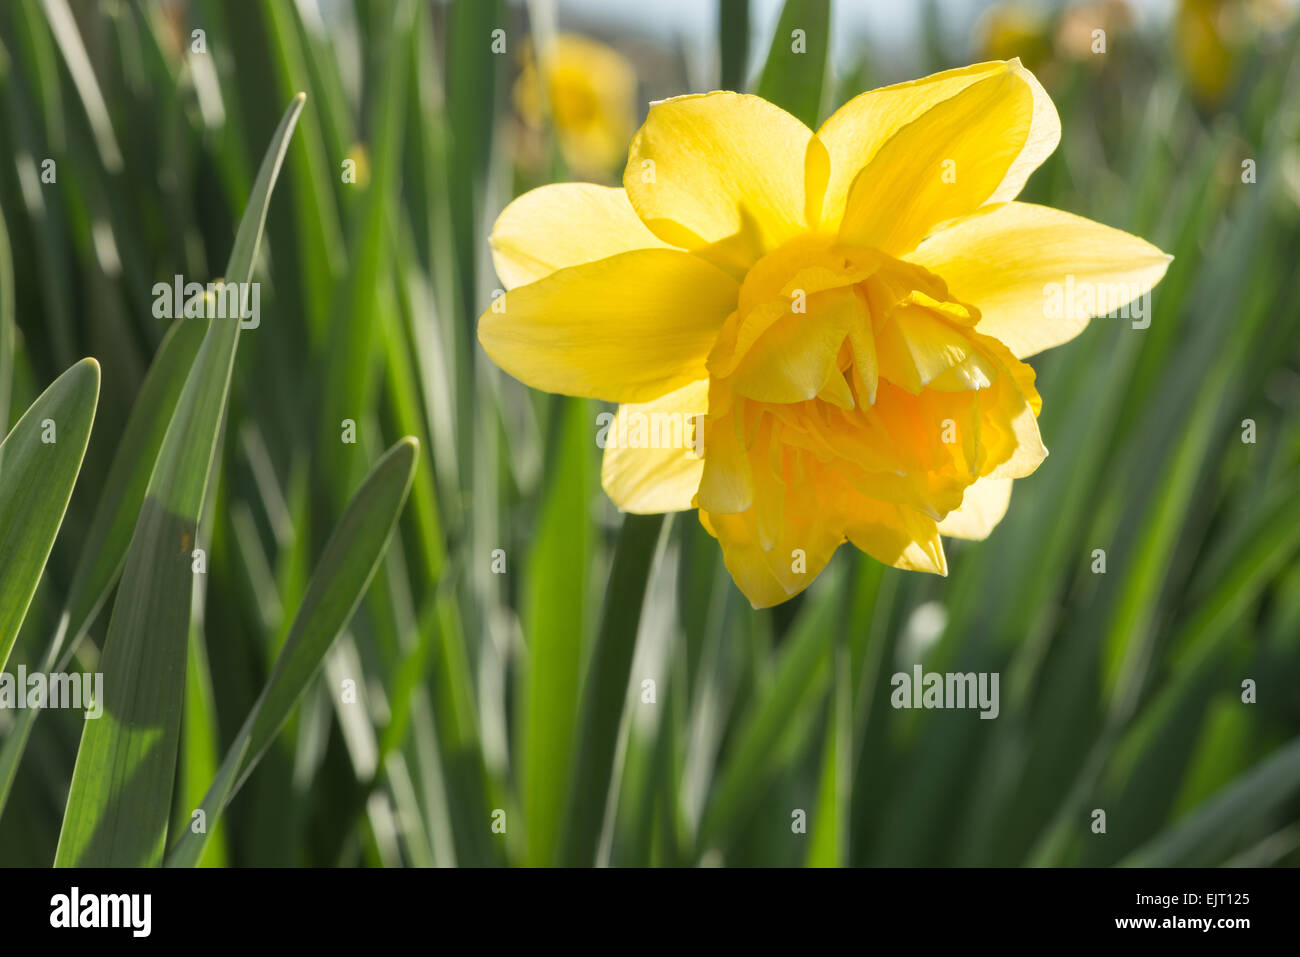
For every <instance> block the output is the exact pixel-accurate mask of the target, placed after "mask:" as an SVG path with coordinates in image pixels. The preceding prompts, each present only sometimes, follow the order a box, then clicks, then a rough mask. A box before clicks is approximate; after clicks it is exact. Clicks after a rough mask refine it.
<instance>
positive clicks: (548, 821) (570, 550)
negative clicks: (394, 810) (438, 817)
mask: <svg viewBox="0 0 1300 957" xmlns="http://www.w3.org/2000/svg"><path fill="white" fill-rule="evenodd" d="M560 408H561V409H562V410H563V412H562V414H561V415H560V417H559V419H558V421H557V423H556V430H557V433H558V434H557V436H556V437H557V439H558V442H557V448H556V452H555V456H554V458H555V465H554V470H553V473H552V479H553V481H552V484H551V488H550V491H549V493H548V494H547V497H546V500H545V502H544V504H543V505H542V510H541V515H540V517H539V518H538V522H537V528H536V531H535V533H534V538H533V541H534V544H533V549H532V554H531V556H530V559H529V563H528V569H527V586H526V587H527V594H526V597H525V603H524V615H523V626H524V637H525V638H526V639H527V641H528V653H529V657H528V665H527V671H526V673H525V674H524V675H523V688H522V689H521V690H522V702H521V709H520V712H519V716H518V721H519V741H520V745H521V747H522V754H521V755H520V759H519V760H520V774H521V799H522V803H523V811H524V823H525V826H526V838H527V853H526V857H525V860H526V861H527V863H528V864H529V865H530V866H535V867H547V866H550V865H552V864H554V863H555V861H556V857H557V855H558V853H559V850H560V847H559V842H560V829H561V828H562V827H563V825H564V814H565V802H566V801H567V799H568V796H569V790H568V784H569V779H570V775H571V774H572V773H573V768H574V765H575V757H576V750H577V723H578V704H579V698H578V695H579V693H580V690H581V683H582V646H583V639H584V636H585V634H586V632H587V628H588V627H589V625H588V622H589V619H590V613H589V611H588V610H587V609H588V605H589V602H588V590H587V570H588V568H589V567H590V565H591V552H592V544H593V543H592V542H591V533H590V527H591V522H590V520H589V517H588V510H589V507H590V504H589V503H590V500H589V496H590V484H591V483H590V478H589V476H590V475H591V473H592V471H593V470H592V468H591V464H592V463H591V458H592V450H593V449H594V448H595V446H594V444H593V443H592V441H591V428H590V422H591V419H590V418H589V416H588V415H587V403H586V402H585V401H583V400H580V399H569V400H563V404H562V405H561V406H560Z"/></svg>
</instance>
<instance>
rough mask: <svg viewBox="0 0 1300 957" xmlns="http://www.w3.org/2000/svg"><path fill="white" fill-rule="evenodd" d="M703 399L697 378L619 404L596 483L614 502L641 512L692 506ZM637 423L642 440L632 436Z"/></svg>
mask: <svg viewBox="0 0 1300 957" xmlns="http://www.w3.org/2000/svg"><path fill="white" fill-rule="evenodd" d="M708 405H709V382H708V380H707V379H701V380H700V381H699V382H692V383H691V384H690V385H686V386H683V387H682V388H680V389H676V390H674V391H673V392H670V393H668V394H667V395H665V396H661V397H660V398H658V399H654V400H652V401H650V402H638V403H626V404H624V405H621V406H619V408H618V413H617V415H616V416H615V418H614V422H613V423H612V425H611V427H610V430H609V433H608V435H607V437H606V445H605V458H604V460H603V462H602V463H601V469H600V480H601V484H602V485H603V486H604V487H605V492H606V493H607V494H608V495H609V497H610V498H611V499H612V500H613V502H614V504H615V505H617V506H618V507H619V508H621V509H622V510H623V511H625V512H636V513H638V514H643V515H644V514H654V513H658V512H680V511H684V510H685V509H688V508H693V507H694V506H693V505H692V499H693V498H694V497H695V493H696V491H697V490H698V489H699V487H700V476H701V475H703V474H704V458H703V457H702V456H700V455H698V454H697V453H696V446H695V439H696V436H697V435H698V434H700V433H697V431H696V428H697V427H698V428H700V429H702V428H703V421H702V416H703V415H704V414H705V413H707V412H708ZM638 416H641V417H643V418H642V420H641V421H638V419H637V417H638ZM638 426H640V427H642V429H643V430H644V433H645V436H646V438H647V439H648V441H644V443H642V442H638V441H637V438H636V436H637V429H638ZM637 445H643V447H639V448H638V447H634V446H637Z"/></svg>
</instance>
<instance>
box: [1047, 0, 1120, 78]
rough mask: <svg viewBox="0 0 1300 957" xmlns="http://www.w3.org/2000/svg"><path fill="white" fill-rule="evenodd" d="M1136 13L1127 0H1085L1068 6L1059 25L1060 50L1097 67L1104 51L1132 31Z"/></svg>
mask: <svg viewBox="0 0 1300 957" xmlns="http://www.w3.org/2000/svg"><path fill="white" fill-rule="evenodd" d="M1133 27H1134V15H1133V9H1132V7H1131V6H1129V3H1128V0H1084V2H1083V3H1076V4H1073V5H1071V6H1070V7H1067V8H1066V9H1065V11H1064V12H1063V13H1062V14H1061V20H1060V23H1059V24H1058V25H1057V28H1056V49H1057V52H1058V53H1059V54H1060V55H1061V56H1063V57H1066V58H1068V59H1071V60H1081V61H1084V62H1087V63H1092V64H1094V65H1096V66H1098V67H1100V66H1101V64H1103V63H1105V62H1106V58H1105V57H1104V56H1103V55H1102V54H1103V53H1106V52H1109V51H1110V49H1111V47H1112V45H1113V44H1114V43H1115V42H1116V41H1119V40H1122V39H1123V38H1124V37H1125V36H1126V35H1127V34H1129V33H1131V32H1132V31H1133Z"/></svg>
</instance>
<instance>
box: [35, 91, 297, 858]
mask: <svg viewBox="0 0 1300 957" xmlns="http://www.w3.org/2000/svg"><path fill="white" fill-rule="evenodd" d="M304 99H305V97H303V96H302V95H301V94H300V95H299V96H298V97H296V98H295V99H294V101H293V103H292V104H290V106H289V109H288V111H287V112H286V113H285V115H284V118H283V119H282V120H281V121H280V126H279V129H278V130H276V133H275V135H274V137H273V138H272V140H271V145H270V148H269V149H268V150H267V153H266V156H265V158H264V159H263V161H262V167H261V169H260V171H259V172H258V177H257V181H256V183H255V184H254V187H253V194H252V196H251V197H250V198H249V205H248V209H247V211H246V212H245V214H244V218H243V220H242V221H241V222H240V225H239V232H238V233H237V234H236V236H235V243H234V247H233V249H232V251H231V254H230V261H229V263H228V264H227V267H226V273H225V278H226V279H227V280H228V281H232V282H239V283H246V282H248V281H250V280H251V278H252V274H253V265H254V263H255V261H256V259H257V250H258V246H259V244H260V242H261V237H262V229H263V227H264V225H265V222H266V211H267V207H268V205H269V204H270V198H271V190H272V188H273V187H274V185H275V179H276V176H277V175H278V174H279V171H280V165H281V163H282V162H283V160H284V154H285V152H286V150H287V149H288V145H289V137H290V135H291V134H292V132H293V127H294V124H295V122H296V121H297V119H298V114H299V113H300V112H301V110H302V105H303V101H304ZM239 332H240V324H239V322H236V321H232V320H230V319H219V320H212V321H211V322H209V324H208V328H207V333H206V335H205V336H204V339H203V344H202V346H201V347H200V348H199V354H198V357H197V358H196V359H195V362H194V367H193V370H192V371H191V373H190V376H189V378H188V379H187V380H186V382H185V387H184V389H183V391H182V393H181V397H180V400H179V402H178V403H177V407H176V412H175V414H174V415H173V417H172V420H171V424H170V425H169V426H168V428H167V433H166V436H165V437H164V439H163V443H162V448H161V450H160V451H159V454H158V464H157V466H156V467H155V468H154V472H153V475H152V477H151V478H150V480H149V486H148V489H147V490H146V493H145V499H144V504H143V507H142V509H141V512H140V518H139V521H138V522H137V524H136V528H135V534H134V536H133V537H132V539H131V545H130V548H129V550H128V552H127V557H126V565H125V567H124V569H123V572H122V581H121V584H120V586H119V593H118V600H117V604H116V605H115V607H114V609H113V616H112V619H111V620H110V622H109V627H108V634H107V636H106V637H105V639H104V654H103V657H102V658H101V659H100V669H101V670H102V672H103V674H104V687H105V693H104V698H105V700H104V714H103V716H102V717H101V718H99V719H98V720H96V721H92V722H88V723H87V725H86V730H85V732H84V733H83V734H82V738H81V748H80V750H79V751H78V753H77V763H76V768H75V770H74V771H73V775H72V786H71V789H70V790H69V793H68V805H67V810H66V811H65V813H64V819H63V830H62V833H61V834H60V836H59V847H58V852H57V854H56V856H55V864H56V865H57V866H85V865H96V864H97V865H105V866H141V865H149V864H157V863H159V862H161V860H162V855H163V849H164V842H165V840H166V834H167V820H168V814H169V812H170V806H171V795H172V785H173V783H174V777H175V770H176V756H177V744H178V740H179V737H180V720H181V713H182V705H183V701H184V692H185V680H184V676H185V655H186V644H187V641H188V638H189V630H190V610H191V609H190V605H191V594H192V591H193V579H194V576H193V572H192V570H191V554H192V551H193V550H194V549H195V548H197V547H202V543H200V542H198V541H196V539H197V534H198V522H199V516H200V514H201V513H202V510H203V500H204V496H205V494H206V491H207V484H208V477H209V473H210V470H211V466H212V463H213V456H214V455H215V454H216V450H217V439H218V436H219V433H220V430H221V420H222V417H223V415H224V413H225V407H226V399H227V396H228V394H229V391H230V378H231V372H232V369H233V367H234V360H235V349H236V346H237V345H238V342H239Z"/></svg>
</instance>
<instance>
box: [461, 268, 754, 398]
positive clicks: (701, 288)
mask: <svg viewBox="0 0 1300 957" xmlns="http://www.w3.org/2000/svg"><path fill="white" fill-rule="evenodd" d="M738 291H739V288H738V286H737V285H736V283H735V281H734V280H732V279H731V278H730V277H729V276H727V275H726V274H725V273H723V272H721V271H720V270H718V269H717V268H715V267H713V266H710V265H709V264H708V263H706V262H704V261H703V260H701V259H699V258H697V257H695V256H693V255H691V254H690V253H687V252H682V251H681V250H676V249H637V250H633V251H631V252H625V253H619V254H618V255H616V256H611V257H609V258H608V259H601V260H597V261H596V262H593V263H586V264H584V265H581V266H571V267H569V268H568V269H561V270H560V271H559V272H556V273H552V274H551V275H549V276H547V277H546V278H544V279H539V280H538V281H537V282H534V283H529V284H528V285H526V286H520V287H518V288H516V289H512V290H511V291H510V292H508V293H506V294H505V295H504V296H501V297H499V299H498V300H497V301H495V302H494V303H493V305H492V306H491V307H490V308H489V309H488V310H487V311H486V312H485V313H483V315H482V316H481V317H480V319H479V327H478V339H479V342H480V343H481V344H482V345H483V348H484V349H485V350H486V351H487V354H488V355H489V356H491V357H492V361H494V362H495V363H496V364H497V365H499V366H500V367H501V368H502V369H504V370H505V371H506V372H508V373H510V375H512V376H514V377H515V378H516V379H519V380H520V381H521V382H524V383H526V384H528V385H530V386H532V387H533V388H535V389H542V390H544V391H546V392H561V393H564V394H566V395H575V396H584V397H588V398H596V399H604V400H606V401H609V402H646V401H649V400H650V399H655V398H658V397H659V396H661V395H664V394H665V393H668V392H671V391H673V390H674V389H679V388H681V387H682V386H684V385H688V384H689V383H692V382H697V381H699V380H700V379H703V378H705V377H706V376H707V375H708V372H707V370H706V369H705V367H704V362H705V359H706V357H707V356H708V354H709V349H710V348H711V347H712V345H713V340H714V339H715V338H716V336H717V334H718V330H719V329H720V328H721V327H722V323H723V321H724V320H725V319H726V317H727V314H728V313H730V312H731V310H732V309H733V308H735V303H736V296H737V293H738Z"/></svg>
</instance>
